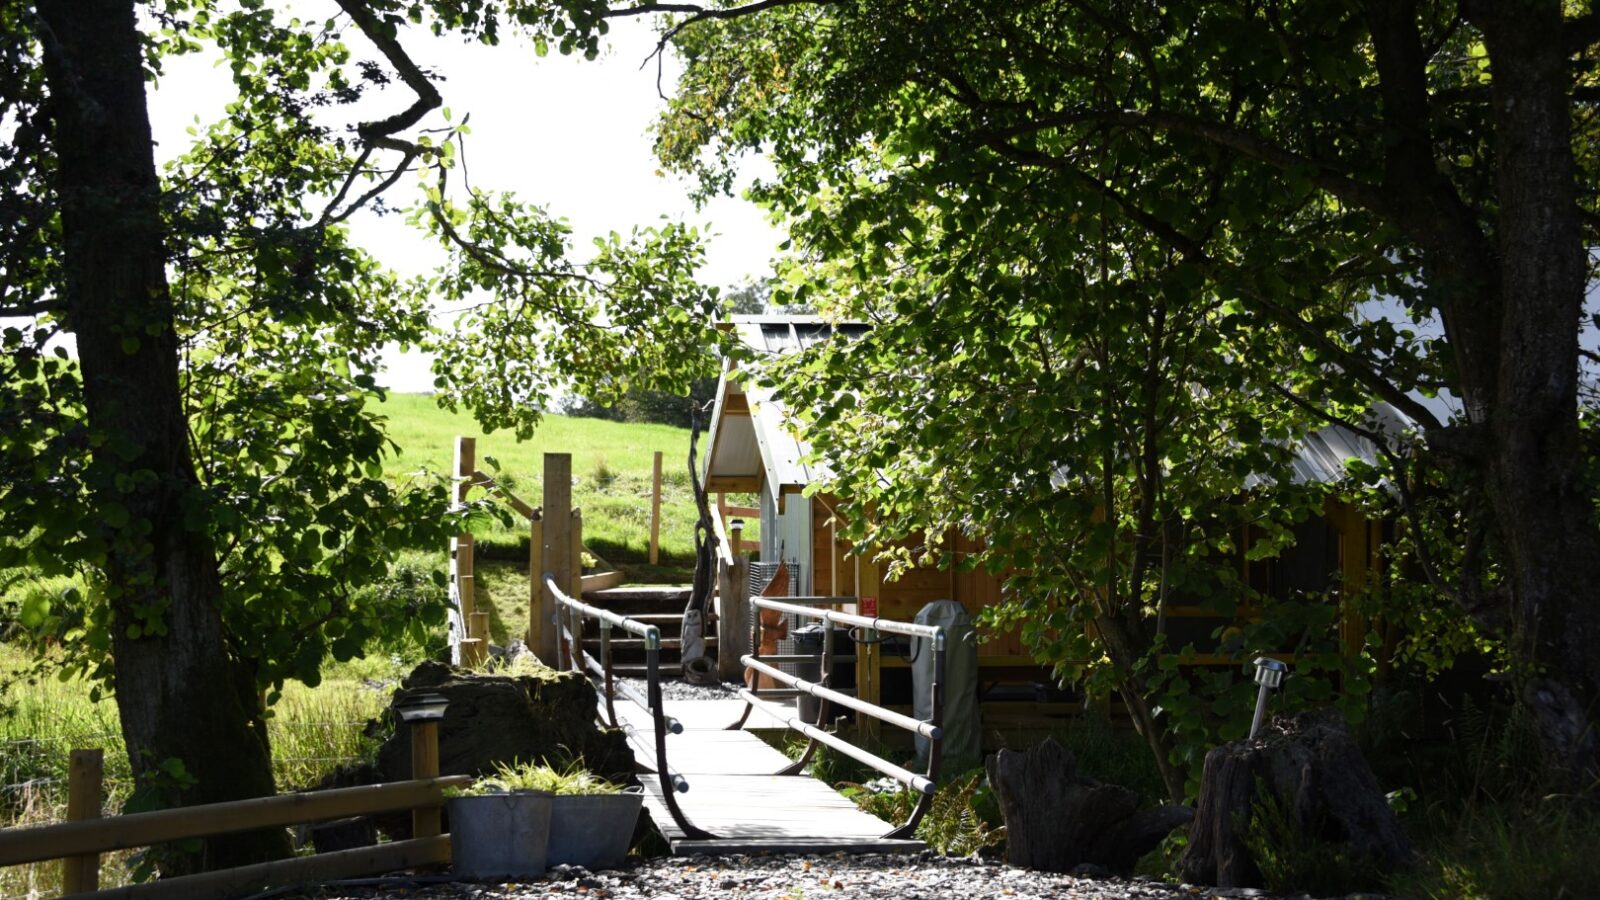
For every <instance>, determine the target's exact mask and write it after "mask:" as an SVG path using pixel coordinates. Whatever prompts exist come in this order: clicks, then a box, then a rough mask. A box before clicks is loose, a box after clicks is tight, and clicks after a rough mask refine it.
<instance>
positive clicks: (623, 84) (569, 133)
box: [150, 0, 782, 391]
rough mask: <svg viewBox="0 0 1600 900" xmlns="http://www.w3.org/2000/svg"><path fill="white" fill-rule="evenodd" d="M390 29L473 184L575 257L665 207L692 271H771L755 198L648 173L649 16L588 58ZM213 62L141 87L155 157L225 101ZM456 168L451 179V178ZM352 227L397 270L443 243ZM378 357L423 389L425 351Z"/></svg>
mask: <svg viewBox="0 0 1600 900" xmlns="http://www.w3.org/2000/svg"><path fill="white" fill-rule="evenodd" d="M296 6H297V7H298V8H299V9H301V10H302V11H303V12H302V15H308V16H312V17H315V18H316V19H321V18H325V17H327V16H331V15H333V14H334V13H335V12H336V11H337V9H336V7H334V5H333V3H331V2H325V0H323V2H317V3H306V4H296ZM402 38H403V40H404V41H405V44H406V46H407V49H408V50H409V51H410V52H411V54H412V56H413V58H414V59H415V60H416V61H417V62H418V64H419V65H421V66H422V67H423V68H424V69H425V70H430V71H432V72H435V73H437V74H438V75H439V76H442V81H440V83H439V88H440V92H441V93H442V94H443V95H444V102H445V106H447V107H449V108H450V111H451V114H452V117H453V120H454V121H456V122H459V121H461V119H462V117H463V116H467V115H470V116H471V122H470V125H471V129H472V134H471V135H470V136H469V137H468V138H467V146H466V160H467V164H468V167H469V169H470V174H471V177H472V182H473V184H474V185H475V186H478V187H481V188H486V189H493V190H509V191H513V192H515V193H516V194H517V195H518V196H519V197H520V198H521V199H523V200H526V201H530V202H534V203H538V204H541V205H543V206H544V207H545V208H546V209H548V210H549V211H550V212H552V213H553V214H555V215H557V216H559V217H562V218H565V219H567V220H568V221H569V222H570V223H571V225H572V227H573V229H574V232H575V234H574V241H573V246H574V250H575V253H576V254H577V255H578V256H580V257H583V256H586V255H587V253H588V251H589V248H591V247H592V244H591V243H590V241H591V239H592V238H593V237H595V236H597V235H602V234H605V233H607V232H610V231H613V230H615V231H620V232H624V233H626V231H627V230H628V229H629V228H631V227H632V226H634V225H652V224H659V223H660V222H661V220H662V219H663V218H664V217H665V218H669V219H673V220H681V221H686V222H689V223H691V224H696V225H700V226H702V227H701V232H702V234H705V233H708V232H709V234H710V239H709V241H708V242H707V263H706V266H705V267H704V268H703V269H702V270H701V272H700V278H701V280H702V281H703V282H704V283H706V284H710V285H717V286H728V285H734V284H738V283H740V282H742V281H745V280H746V279H748V278H750V277H752V276H759V275H761V274H763V273H765V272H767V271H769V270H770V260H771V259H772V257H773V256H774V255H775V254H776V252H777V249H776V248H777V245H778V243H779V242H780V241H781V240H782V237H781V235H780V233H779V232H778V231H777V230H776V229H774V228H773V227H772V226H771V225H770V224H769V223H768V222H767V219H766V216H765V213H764V212H762V210H761V209H759V208H758V207H756V206H755V205H754V204H752V203H749V202H747V201H744V200H742V199H737V198H724V199H719V200H716V201H713V202H712V203H711V204H709V205H708V206H707V207H706V208H705V209H703V210H696V209H695V208H694V205H693V204H692V203H691V202H690V201H689V199H688V197H687V192H688V191H687V188H688V186H687V185H686V184H685V183H683V182H682V181H681V180H679V179H676V178H672V177H666V176H663V175H660V174H658V165H657V163H656V160H655V157H654V155H653V153H652V151H651V141H650V137H649V135H648V134H647V133H646V129H648V128H649V126H650V125H651V123H652V122H653V121H654V120H655V116H656V114H657V112H658V111H659V110H660V108H661V106H662V102H661V100H660V99H659V98H658V96H657V94H656V66H655V64H654V63H653V62H652V63H650V64H649V65H648V66H645V67H644V68H642V69H641V68H640V64H641V63H642V62H643V61H644V60H645V58H646V57H647V56H648V55H649V54H650V51H651V50H652V49H654V46H655V38H654V35H653V33H652V32H651V31H650V29H649V27H648V24H647V23H645V22H643V21H622V22H618V23H615V24H614V26H613V28H612V31H611V34H610V35H609V36H608V42H607V43H606V45H605V49H604V51H603V53H602V55H601V57H600V58H599V59H598V60H595V61H593V62H587V61H585V60H583V59H582V58H581V57H576V56H574V57H563V56H561V55H559V54H558V53H556V52H555V51H554V50H552V51H551V53H550V55H548V56H546V57H543V58H540V57H538V56H537V55H535V54H534V52H533V48H532V47H531V46H530V45H528V44H526V43H523V42H521V41H517V40H507V41H505V42H504V43H502V45H501V46H499V47H486V46H483V45H481V44H477V43H470V44H469V43H465V42H463V41H462V40H461V39H460V38H457V37H444V38H435V37H433V36H432V35H431V34H428V33H427V32H426V31H425V30H423V29H413V30H412V32H411V33H408V34H405V35H403V36H402ZM344 40H345V41H346V42H347V43H348V44H350V46H351V47H352V49H354V50H355V53H356V56H357V57H358V58H371V59H380V57H378V56H377V54H376V53H375V52H372V51H371V49H370V46H369V45H367V44H366V42H365V41H364V40H363V39H362V38H361V37H360V35H359V33H358V32H357V31H356V30H355V29H354V28H353V27H347V28H345V29H344ZM214 60H215V57H214V56H204V57H202V56H194V57H185V58H181V59H178V60H173V61H170V62H169V63H168V64H167V67H166V68H167V71H166V73H165V75H164V76H163V78H162V80H161V83H160V85H159V86H158V87H157V88H156V90H155V91H153V93H152V94H151V97H150V116H151V125H152V127H153V129H154V132H155V135H156V140H157V143H158V145H159V146H158V150H157V160H158V162H161V161H165V160H166V159H169V158H171V157H172V156H175V155H177V154H179V153H181V152H182V151H183V150H184V149H185V148H186V146H187V144H188V141H189V138H188V135H187V134H186V132H185V129H187V128H188V127H190V126H191V125H193V123H194V117H195V116H196V115H198V116H199V117H200V119H201V121H203V122H209V121H212V120H214V119H216V118H218V117H220V114H221V111H222V109H223V107H224V105H225V104H226V103H227V102H228V101H229V100H230V99H232V96H233V93H232V83H231V81H230V79H229V77H228V74H227V72H226V70H224V69H220V68H217V67H216V66H215V65H214ZM673 74H674V67H673V66H671V65H670V64H669V66H668V69H667V73H666V79H665V82H664V86H665V87H666V88H667V89H668V90H670V88H671V85H672V77H673ZM411 99H412V98H411V96H410V94H409V93H408V92H407V91H406V90H405V89H404V88H403V87H402V86H400V85H398V84H396V85H394V86H391V87H390V88H388V89H386V90H385V91H383V92H382V93H381V94H375V95H373V96H371V97H369V98H364V99H363V100H362V102H361V104H359V105H358V106H357V107H356V108H355V112H356V113H357V114H358V115H368V116H372V117H381V116H383V115H386V114H388V113H392V112H395V111H398V110H400V109H403V108H404V107H405V106H406V105H408V104H409V103H410V102H411ZM429 124H431V125H433V126H438V125H441V124H443V120H442V119H441V118H438V117H437V115H436V117H435V118H434V119H433V120H431V122H430V123H429ZM458 178H459V176H453V178H452V181H453V182H454V183H459V181H458ZM412 183H413V179H410V178H406V179H404V180H403V181H402V182H401V185H397V188H399V187H401V186H404V187H405V190H406V191H407V192H409V191H410V185H411V184H412ZM408 202H410V197H409V196H408V195H407V194H396V195H395V196H394V197H393V198H392V199H391V203H392V204H394V205H402V206H403V205H405V204H406V203H408ZM351 228H352V231H353V233H354V234H355V237H356V239H357V242H358V243H360V244H361V245H362V246H364V247H366V249H367V250H368V251H370V252H372V253H373V254H374V255H375V256H377V258H378V259H379V260H381V261H382V262H384V263H386V264H387V265H389V266H390V267H392V268H394V269H395V270H396V271H398V272H400V273H401V274H403V275H411V274H419V273H421V272H424V271H428V270H430V269H431V268H432V267H433V266H434V265H437V264H438V263H439V262H440V261H441V259H442V253H441V251H439V250H438V249H437V248H436V247H435V246H434V245H433V244H432V243H431V242H429V241H427V240H426V239H424V238H422V237H420V236H419V235H418V234H417V233H416V232H415V231H413V230H412V229H411V228H410V227H409V226H407V225H406V224H405V222H404V221H403V220H402V218H401V217H400V216H391V217H388V218H380V217H377V216H373V215H363V216H359V217H357V218H355V219H352V222H351ZM387 361H388V364H389V372H388V374H387V376H386V377H385V378H383V379H382V381H383V383H385V384H386V385H388V386H389V387H391V388H393V389H395V390H400V391H421V390H428V389H429V388H430V387H431V384H432V376H431V375H430V374H429V373H428V371H427V361H426V360H424V359H421V358H420V357H417V356H415V355H409V356H407V357H402V356H400V355H399V354H398V353H392V354H389V355H388V357H387Z"/></svg>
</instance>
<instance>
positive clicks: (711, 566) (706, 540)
mask: <svg viewBox="0 0 1600 900" xmlns="http://www.w3.org/2000/svg"><path fill="white" fill-rule="evenodd" d="M690 402H691V407H692V409H693V412H691V413H690V430H689V486H690V487H691V488H692V489H693V491H694V504H695V509H696V511H697V512H698V513H699V515H698V517H697V518H696V519H695V523H694V583H693V584H692V585H691V586H690V589H689V603H688V605H687V606H686V607H685V608H684V611H683V644H682V651H683V652H682V654H681V658H682V660H683V677H684V680H685V681H689V682H691V683H694V684H713V683H715V682H716V681H717V680H718V676H717V668H716V664H715V663H713V662H712V661H711V659H710V658H708V657H707V656H706V655H705V649H706V644H705V616H706V610H708V609H710V608H711V591H712V589H713V587H714V586H715V584H716V579H717V545H716V541H717V533H716V530H715V529H714V528H713V527H712V522H711V503H710V500H709V499H708V498H707V497H706V488H705V485H704V484H701V482H700V463H699V443H700V431H701V419H702V417H703V416H704V415H705V412H704V411H703V410H701V408H700V406H699V404H696V403H694V402H693V401H690Z"/></svg>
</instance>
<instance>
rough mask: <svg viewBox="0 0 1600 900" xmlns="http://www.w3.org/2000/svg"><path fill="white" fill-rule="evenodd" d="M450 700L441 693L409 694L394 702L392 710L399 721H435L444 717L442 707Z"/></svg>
mask: <svg viewBox="0 0 1600 900" xmlns="http://www.w3.org/2000/svg"><path fill="white" fill-rule="evenodd" d="M449 705H450V701H449V700H448V699H446V697H445V696H444V695H443V694H431V693H430V694H409V695H407V696H406V697H404V698H402V699H401V700H400V701H399V702H397V703H395V705H394V711H395V712H397V713H399V714H400V721H402V722H405V723H406V724H408V725H411V724H415V723H418V722H437V721H439V720H440V719H443V718H444V709H445V707H446V706H449Z"/></svg>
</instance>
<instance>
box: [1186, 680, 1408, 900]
mask: <svg viewBox="0 0 1600 900" xmlns="http://www.w3.org/2000/svg"><path fill="white" fill-rule="evenodd" d="M1266 802H1270V803H1272V804H1273V805H1274V806H1275V808H1276V810H1277V811H1278V812H1279V813H1281V821H1278V820H1277V817H1273V818H1272V819H1270V820H1268V821H1265V822H1263V823H1262V824H1263V825H1264V826H1265V830H1266V831H1268V832H1270V833H1271V837H1270V840H1271V842H1272V843H1273V848H1272V849H1273V850H1275V851H1276V852H1277V853H1278V855H1279V856H1280V857H1283V858H1285V859H1286V860H1287V861H1288V862H1289V863H1290V864H1296V863H1298V864H1301V865H1306V864H1307V860H1306V859H1305V858H1304V857H1306V856H1308V855H1310V854H1312V853H1315V852H1316V851H1314V850H1312V849H1311V848H1312V847H1313V845H1322V846H1324V847H1326V848H1327V850H1328V854H1329V856H1330V858H1342V860H1343V861H1344V864H1343V865H1341V868H1344V869H1346V870H1347V871H1346V876H1345V877H1348V878H1350V879H1351V880H1352V881H1354V882H1359V881H1361V880H1362V879H1363V877H1365V878H1371V879H1376V878H1377V877H1378V875H1379V874H1381V873H1385V872H1392V871H1395V870H1396V869H1400V868H1403V867H1405V866H1407V865H1409V863H1410V861H1411V844H1410V842H1408V841H1407V840H1406V836H1405V834H1404V833H1403V832H1402V831H1401V830H1400V822H1399V820H1398V819H1397V818H1396V817H1395V814H1394V812H1393V811H1392V810H1390V809H1389V805H1388V801H1387V800H1386V799H1385V797H1384V795H1383V791H1382V789H1381V788H1379V787H1378V779H1377V778H1376V777H1375V776H1374V775H1373V774H1372V769H1371V768H1369V767H1368V766H1367V761H1366V759H1365V758H1363V757H1362V755H1361V750H1360V748H1358V747H1357V746H1356V743H1355V741H1354V740H1353V739H1352V738H1351V737H1350V733H1349V732H1348V731H1347V730H1346V729H1345V727H1344V722H1343V720H1342V719H1340V718H1339V716H1338V714H1337V713H1333V712H1312V713H1301V714H1300V715H1297V716H1292V717H1280V718H1278V719H1276V720H1274V721H1273V723H1272V725H1271V726H1270V727H1269V728H1267V729H1266V730H1265V731H1264V732H1263V733H1262V736H1261V738H1260V739H1259V740H1255V741H1234V742H1232V743H1229V744H1223V745H1222V746H1220V747H1218V748H1216V749H1215V750H1212V751H1211V752H1210V753H1207V754H1206V765H1205V773H1204V775H1203V776H1202V777H1201V784H1200V802H1199V806H1198V807H1197V808H1196V809H1195V813H1194V823H1193V824H1192V825H1191V826H1190V829H1189V846H1188V847H1187V848H1186V849H1185V850H1184V854H1183V857H1182V858H1181V859H1180V860H1179V861H1178V874H1179V875H1180V876H1181V877H1182V878H1183V879H1184V880H1185V881H1190V882H1194V883H1196V884H1214V885H1217V886H1218V887H1225V888H1233V887H1261V886H1262V875H1261V870H1260V868H1259V867H1258V862H1259V861H1258V860H1257V859H1255V858H1254V857H1253V856H1252V853H1251V849H1250V847H1249V846H1247V842H1246V840H1245V837H1246V834H1247V829H1248V828H1249V826H1250V823H1251V821H1252V820H1253V819H1255V818H1256V817H1257V816H1258V815H1259V814H1260V813H1261V812H1262V811H1263V809H1262V804H1263V803H1266ZM1334 854H1337V857H1335V856H1334ZM1348 887H1360V888H1365V887H1371V884H1359V883H1357V884H1350V885H1348ZM1321 889H1323V890H1326V887H1323V888H1321ZM1341 890H1343V888H1341Z"/></svg>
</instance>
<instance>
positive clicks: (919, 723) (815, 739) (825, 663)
mask: <svg viewBox="0 0 1600 900" xmlns="http://www.w3.org/2000/svg"><path fill="white" fill-rule="evenodd" d="M797 599H808V600H809V599H812V598H770V597H752V598H750V605H751V607H752V609H751V614H750V647H751V651H752V652H751V653H750V654H748V655H746V656H743V657H740V661H741V662H743V663H744V666H745V669H746V670H747V671H749V672H753V673H756V675H757V676H758V679H757V680H754V681H752V687H750V688H743V689H741V690H740V691H739V696H740V697H742V698H744V701H745V707H744V713H743V714H742V715H740V716H739V720H738V721H737V722H734V723H733V724H732V725H730V726H728V730H730V731H732V730H737V729H739V728H743V727H744V723H745V721H746V720H747V719H749V717H750V712H751V711H752V710H753V709H754V708H755V704H756V701H757V700H760V699H762V697H763V695H764V694H765V695H766V696H773V694H778V695H782V696H789V695H790V694H791V693H800V694H809V695H810V696H812V697H816V698H817V700H818V701H820V702H819V703H818V707H817V718H816V721H815V722H806V721H803V720H802V719H801V718H800V717H799V714H798V712H797V713H796V715H794V716H791V717H789V718H788V719H787V720H786V721H785V722H784V725H786V726H787V727H789V728H791V729H793V730H795V731H798V732H799V733H801V734H803V735H805V736H806V738H807V743H806V750H805V753H804V754H802V755H801V757H800V758H799V759H798V760H796V761H795V762H793V763H791V764H790V765H788V766H785V767H784V768H783V769H780V770H779V771H778V772H777V773H776V774H778V775H795V774H799V773H800V772H801V771H802V770H803V769H804V768H805V766H806V764H807V763H809V762H810V761H811V757H812V755H813V754H815V753H816V750H817V747H818V746H824V747H828V748H829V749H831V750H834V751H836V752H838V753H841V754H843V755H845V756H848V757H850V758H851V759H853V760H855V761H857V762H859V763H862V764H863V765H866V766H870V767H872V768H873V769H875V770H876V771H878V772H881V773H883V774H884V775H887V776H889V777H890V778H893V779H894V780H896V781H898V782H900V783H901V784H903V785H905V786H906V787H908V788H910V789H911V790H913V791H915V792H917V793H918V794H919V795H920V796H919V797H918V798H917V805H916V807H915V808H914V809H913V810H912V811H911V816H910V818H908V819H907V820H906V822H905V824H903V825H900V826H899V827H897V828H895V829H893V830H891V831H890V832H888V833H887V834H885V835H884V837H885V838H909V837H911V836H912V835H913V833H914V832H915V831H916V829H917V823H918V822H920V821H922V817H923V816H924V815H926V814H927V812H928V808H929V807H930V806H931V805H932V804H933V794H934V789H935V783H936V781H937V780H938V777H939V763H940V761H941V757H942V750H941V747H942V744H943V741H942V738H943V736H944V729H943V727H942V725H941V723H942V722H943V720H944V664H945V632H944V629H943V628H939V627H937V626H933V625H917V624H915V623H912V622H899V621H895V620H893V619H880V618H876V617H873V616H858V615H854V614H852V613H843V612H835V611H834V610H830V609H817V608H814V607H811V606H805V605H801V604H799V603H795V602H793V601H794V600H797ZM817 599H819V600H821V601H838V600H840V599H841V598H835V597H825V598H817ZM851 599H853V598H851ZM763 609H769V610H773V611H775V612H781V613H785V614H788V615H792V616H799V617H801V618H806V619H816V620H819V621H821V622H822V624H823V628H822V660H821V666H820V674H819V678H820V679H821V680H820V682H813V681H807V680H806V679H804V678H800V677H799V676H796V675H792V674H790V673H788V672H785V671H783V670H781V669H778V668H776V667H774V666H772V665H770V663H772V662H796V661H800V660H810V659H813V658H814V657H810V656H799V657H796V656H783V657H768V658H767V661H766V662H763V661H762V658H761V630H762V625H761V613H760V612H759V610H763ZM836 624H838V625H845V626H848V627H850V628H851V629H860V630H861V632H862V635H861V637H860V638H857V639H856V640H857V641H858V642H859V643H871V642H875V641H877V640H878V634H879V633H884V634H899V635H905V636H907V637H913V638H925V639H927V640H929V641H931V642H932V644H933V654H934V655H933V682H932V694H933V696H932V700H933V711H932V715H931V716H930V717H929V718H928V720H927V721H923V720H921V719H917V718H913V717H912V716H908V715H905V714H903V713H897V712H895V711H894V710H891V709H886V708H884V707H882V706H879V705H877V704H875V703H870V702H868V701H866V700H862V699H860V698H858V697H852V696H850V695H849V694H845V693H841V692H839V691H836V690H834V689H833V688H831V687H829V683H830V681H831V680H832V677H833V663H834V662H835V658H834V654H833V626H834V625H836ZM851 659H854V657H853V656H852V657H851ZM760 676H766V677H768V678H770V679H772V680H773V681H776V682H778V683H780V684H785V685H788V686H789V690H778V691H775V692H774V691H763V690H761V689H759V688H756V687H755V686H756V685H759V683H760V682H759V677H760ZM830 703H831V704H837V705H839V706H842V707H844V708H846V709H852V710H855V711H856V712H858V713H862V714H863V715H868V716H871V717H872V718H874V719H877V720H878V721H880V722H886V723H888V724H890V725H893V726H895V727H897V728H903V729H905V730H906V731H909V732H911V733H913V734H918V735H921V736H922V737H925V738H927V739H928V742H929V745H928V746H929V750H928V770H927V772H926V773H924V774H918V773H916V772H912V771H910V770H909V769H906V768H904V767H902V766H897V765H895V764H894V763H892V762H890V761H888V760H886V759H884V758H883V757H881V756H878V755H876V754H874V753H871V752H869V751H867V750H863V749H862V748H860V747H857V746H856V745H854V744H852V743H850V742H849V741H846V740H844V739H843V738H841V737H839V736H838V735H836V734H833V733H831V732H828V731H825V730H823V727H822V726H823V725H824V723H826V722H827V721H828V705H829V704H830Z"/></svg>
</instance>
